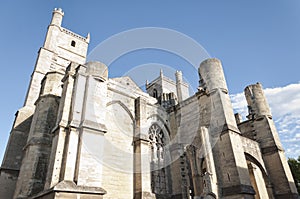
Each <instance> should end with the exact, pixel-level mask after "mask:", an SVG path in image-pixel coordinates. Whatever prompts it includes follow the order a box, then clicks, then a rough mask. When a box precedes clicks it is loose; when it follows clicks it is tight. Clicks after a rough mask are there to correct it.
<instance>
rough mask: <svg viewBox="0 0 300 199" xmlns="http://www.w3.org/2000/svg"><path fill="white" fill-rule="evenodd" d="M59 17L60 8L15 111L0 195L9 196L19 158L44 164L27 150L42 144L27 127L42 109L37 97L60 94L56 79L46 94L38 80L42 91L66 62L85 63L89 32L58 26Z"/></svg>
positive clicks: (15, 179)
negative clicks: (23, 96)
mask: <svg viewBox="0 0 300 199" xmlns="http://www.w3.org/2000/svg"><path fill="white" fill-rule="evenodd" d="M63 16H64V13H63V11H62V10H61V9H60V8H58V9H54V11H53V16H52V20H51V23H50V25H49V26H48V31H47V34H46V38H45V42H44V45H43V47H41V48H40V50H39V52H38V58H37V60H36V64H35V67H34V71H33V73H32V75H31V81H30V85H29V87H28V91H27V95H26V98H25V102H24V106H23V107H22V108H20V109H19V110H18V111H17V113H16V117H15V121H14V124H13V127H12V130H11V133H10V137H9V141H8V145H7V147H6V151H5V155H4V159H3V162H2V165H1V176H0V193H4V194H5V195H1V197H4V198H12V195H13V193H14V191H15V189H16V181H17V178H18V176H19V173H20V169H21V164H22V160H23V161H36V159H44V160H45V162H43V163H42V162H41V163H40V164H47V157H45V156H42V157H38V155H36V156H35V157H34V156H31V154H30V152H29V151H30V148H31V147H39V146H40V145H41V144H42V143H41V142H40V140H37V139H33V138H35V137H32V136H29V134H34V132H33V131H34V130H33V129H32V128H31V126H32V125H34V126H36V125H38V124H35V121H34V117H33V114H34V112H40V111H45V110H39V108H38V109H36V107H40V108H42V107H43V105H42V103H45V102H43V100H41V99H40V98H39V96H40V95H44V94H47V95H48V94H49V95H50V94H51V95H56V96H60V95H61V93H60V92H61V84H60V83H59V82H60V81H56V82H58V83H56V84H55V85H52V87H53V88H51V89H50V90H53V91H49V90H48V91H47V92H48V93H43V91H42V93H40V92H41V85H42V84H41V83H42V81H43V85H44V88H43V90H44V91H45V92H46V90H47V89H49V88H47V86H49V84H51V81H53V80H51V79H53V78H54V79H55V78H57V76H61V75H62V74H64V72H65V69H66V67H67V66H68V65H69V64H70V62H76V63H79V64H83V63H85V60H86V54H87V49H88V44H89V40H90V38H89V35H87V36H86V37H82V36H80V35H78V34H76V33H73V32H72V31H70V30H68V29H66V28H64V27H62V26H61V24H62V19H63ZM49 72H53V74H52V75H50V74H49V75H48V76H47V77H46V74H48V73H49ZM55 76H56V77H55ZM54 90H56V91H54ZM54 93H55V94H54ZM49 95H48V96H49ZM49 100H50V99H49ZM53 100H54V98H53ZM53 103H54V102H53ZM53 108H54V107H53ZM54 112H55V111H54ZM42 117H46V116H42ZM50 126H51V125H50ZM50 126H49V128H50ZM31 131H32V132H31ZM30 132H31V133H30ZM24 155H25V156H24ZM26 155H28V156H31V158H34V160H33V159H32V160H29V159H27V158H29V157H27V156H26ZM24 157H25V159H24ZM24 169H25V168H24ZM39 172H41V171H39ZM32 175H33V173H32V174H31V178H33V176H32ZM24 177H25V176H24ZM26 177H27V176H26ZM37 177H38V176H37Z"/></svg>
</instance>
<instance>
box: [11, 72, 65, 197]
mask: <svg viewBox="0 0 300 199" xmlns="http://www.w3.org/2000/svg"><path fill="white" fill-rule="evenodd" d="M62 77H63V75H62V74H59V73H56V72H51V73H48V74H47V75H46V76H45V78H44V80H43V82H42V89H41V94H40V97H39V98H38V100H37V102H36V109H35V113H34V116H33V121H32V124H31V128H30V133H29V136H28V139H27V144H26V146H25V148H24V150H25V155H24V158H23V161H22V166H21V169H20V174H19V178H18V181H17V186H16V191H15V196H14V198H27V197H29V196H32V195H34V194H37V193H39V192H41V191H43V189H44V183H45V180H46V173H47V167H48V163H49V157H50V151H51V144H52V135H51V131H52V129H53V128H54V126H55V122H56V117H57V112H58V106H59V98H60V95H61V79H62Z"/></svg>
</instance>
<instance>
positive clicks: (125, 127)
mask: <svg viewBox="0 0 300 199" xmlns="http://www.w3.org/2000/svg"><path fill="white" fill-rule="evenodd" d="M63 16H64V13H63V11H62V10H61V9H54V11H53V16H52V20H51V23H50V25H49V26H48V30H47V34H46V38H45V42H44V44H43V46H42V47H41V48H40V50H39V52H38V57H37V61H36V64H35V68H34V71H33V73H32V76H31V81H30V84H29V87H28V91H27V95H26V98H25V102H24V106H23V107H22V108H20V109H19V110H18V111H17V113H16V116H15V121H14V124H13V127H12V130H11V132H10V137H9V140H8V143H7V147H6V151H5V155H4V158H3V161H2V165H1V170H0V198H1V199H2V198H3V199H11V198H14V199H21V198H32V199H33V198H34V199H63V198H66V199H79V198H80V199H96V198H99V199H101V198H104V199H130V198H131V199H142V198H143V199H201V198H203V199H204V198H208V199H210V198H211V199H216V198H218V199H243V198H244V199H254V198H255V199H259V198H260V199H268V198H269V199H296V198H298V193H297V190H296V187H295V183H294V181H293V178H292V175H291V171H290V169H289V165H288V163H287V160H286V157H285V155H284V149H283V147H282V144H281V142H280V139H279V136H278V133H277V131H276V127H275V125H274V121H273V119H272V114H271V111H270V108H269V105H268V103H267V101H266V98H265V95H264V92H263V88H262V85H261V84H260V83H256V84H253V85H249V86H247V87H246V88H245V90H244V93H245V97H246V100H247V103H248V110H249V114H248V116H247V119H246V120H244V121H243V119H242V117H241V116H240V115H239V114H238V113H236V114H235V113H234V111H233V108H232V104H231V101H230V98H229V94H228V88H227V85H226V80H225V77H224V73H223V69H222V64H221V62H220V60H218V59H215V58H210V59H207V60H204V61H203V62H202V63H199V69H198V73H199V87H198V90H197V92H196V93H194V94H193V95H192V96H190V95H189V86H188V84H187V83H186V82H185V81H184V79H183V75H182V72H180V71H176V73H175V74H174V75H175V80H173V79H172V78H169V77H166V76H164V74H163V72H162V71H161V72H160V74H159V72H158V74H159V75H158V77H157V78H156V79H154V80H152V81H151V82H149V83H146V89H145V90H146V91H143V90H142V89H140V88H139V87H138V86H137V85H136V83H135V82H134V81H133V80H132V79H131V78H130V77H126V76H124V77H117V78H109V77H108V67H107V66H106V65H105V64H103V63H101V62H97V61H92V62H86V56H87V50H88V46H89V42H90V36H89V35H87V36H80V35H78V34H76V33H74V32H72V31H70V30H68V29H66V28H64V27H62V26H61V25H62V19H63ZM99 61H101V60H99Z"/></svg>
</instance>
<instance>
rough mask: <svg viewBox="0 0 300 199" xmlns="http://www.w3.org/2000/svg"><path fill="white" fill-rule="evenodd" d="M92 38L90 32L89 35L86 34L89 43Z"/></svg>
mask: <svg viewBox="0 0 300 199" xmlns="http://www.w3.org/2000/svg"><path fill="white" fill-rule="evenodd" d="M90 39H91V35H90V33H88V34H87V36H86V42H88V43H89V42H90Z"/></svg>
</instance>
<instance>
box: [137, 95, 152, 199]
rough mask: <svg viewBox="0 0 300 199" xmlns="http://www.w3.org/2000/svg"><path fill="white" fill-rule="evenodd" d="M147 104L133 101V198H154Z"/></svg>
mask: <svg viewBox="0 0 300 199" xmlns="http://www.w3.org/2000/svg"><path fill="white" fill-rule="evenodd" d="M146 110H147V102H146V100H145V99H143V98H142V97H138V98H137V99H135V133H134V142H133V144H134V146H133V147H134V183H133V184H134V198H135V199H142V198H147V199H148V198H149V199H150V198H155V195H154V194H153V193H152V190H151V167H150V161H151V152H150V143H149V135H148V131H149V130H148V128H149V127H147V125H146V123H147V115H146V114H147V112H146Z"/></svg>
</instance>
